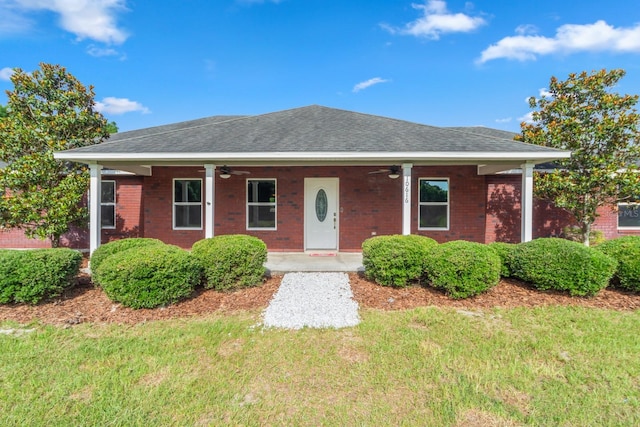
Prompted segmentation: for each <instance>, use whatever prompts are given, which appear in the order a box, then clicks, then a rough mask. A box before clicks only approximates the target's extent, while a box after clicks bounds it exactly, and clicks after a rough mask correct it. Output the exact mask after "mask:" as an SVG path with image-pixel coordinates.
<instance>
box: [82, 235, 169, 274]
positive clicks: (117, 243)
mask: <svg viewBox="0 0 640 427" xmlns="http://www.w3.org/2000/svg"><path fill="white" fill-rule="evenodd" d="M149 245H164V243H163V242H162V241H161V240H158V239H150V238H147V237H133V238H129V239H121V240H114V241H113V242H109V243H105V244H104V245H100V246H98V248H97V249H96V250H95V251H93V254H91V263H90V264H89V265H90V267H91V270H92V271H96V270H97V269H98V267H100V264H102V261H104V260H105V259H106V258H108V257H109V256H111V255H113V254H115V253H118V252H123V251H126V250H129V249H132V248H140V247H143V246H149Z"/></svg>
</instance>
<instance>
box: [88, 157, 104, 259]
mask: <svg viewBox="0 0 640 427" xmlns="http://www.w3.org/2000/svg"><path fill="white" fill-rule="evenodd" d="M101 171H102V165H98V164H95V163H93V164H90V165H89V172H90V178H89V255H91V254H93V251H95V250H96V249H98V247H99V246H100V232H101V229H102V227H101V224H100V198H101V195H102V194H101V193H102V191H101V189H100V187H101V183H102V173H101Z"/></svg>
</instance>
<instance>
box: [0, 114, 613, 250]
mask: <svg viewBox="0 0 640 427" xmlns="http://www.w3.org/2000/svg"><path fill="white" fill-rule="evenodd" d="M569 155H570V153H569V152H566V151H560V150H555V149H551V148H546V147H540V146H535V145H529V144H524V143H520V142H516V141H513V134H511V133H509V132H504V131H499V130H493V129H487V128H441V127H433V126H426V125H422V124H416V123H410V122H406V121H402V120H396V119H390V118H385V117H379V116H373V115H368V114H361V113H356V112H350V111H344V110H337V109H333V108H327V107H322V106H315V105H314V106H309V107H303V108H297V109H292V110H286V111H279V112H274V113H269V114H263V115H258V116H215V117H209V118H205V119H199V120H193V121H188V122H181V123H176V124H170V125H165V126H158V127H153V128H147V129H140V130H134V131H129V132H122V133H118V134H115V135H113V136H112V137H111V138H110V139H109V140H108V141H107V142H104V143H102V144H98V145H93V146H89V147H83V148H78V149H74V150H68V151H64V152H59V153H56V155H55V156H56V158H58V159H64V160H70V161H77V162H82V163H86V164H89V165H90V169H91V185H90V194H89V205H90V227H89V230H88V241H89V242H88V243H89V244H88V245H87V244H86V243H87V242H86V240H84V241H83V236H82V235H81V234H82V233H77V235H76V236H75V238H76V240H75V241H73V242H70V243H69V245H71V246H82V245H85V247H86V246H89V247H90V250H91V251H93V250H94V249H95V248H96V247H97V246H98V245H99V244H100V243H101V242H102V243H104V242H106V241H109V240H113V239H118V238H123V237H134V236H140V237H155V238H158V239H161V240H163V241H165V242H167V243H171V244H175V245H178V246H182V247H185V248H189V247H191V245H192V244H193V243H194V242H196V241H198V240H200V239H203V238H205V237H211V236H214V235H219V234H236V233H243V234H250V235H254V236H256V237H259V238H260V239H262V240H263V241H264V242H265V243H266V244H267V247H268V249H269V250H270V251H286V252H302V251H359V250H360V249H361V245H362V242H363V241H364V240H365V239H367V238H369V237H371V236H374V235H384V234H422V235H426V236H429V237H432V238H434V239H436V240H438V241H440V242H442V241H448V240H458V239H463V240H471V241H477V242H492V241H496V240H498V241H511V242H517V241H521V240H530V239H532V238H533V237H538V236H546V235H553V234H558V233H559V231H560V230H561V228H562V226H564V225H566V224H567V223H570V218H569V217H568V216H567V215H566V214H563V213H562V212H561V211H559V210H557V209H553V208H552V207H550V206H548V205H547V204H544V203H539V202H535V201H534V199H533V191H532V189H533V169H534V167H535V165H537V164H541V163H544V162H549V161H552V160H554V159H558V158H565V157H568V156H569ZM523 172H524V173H523ZM611 216H612V215H611V214H608V216H606V217H607V218H609V217H611ZM613 218H614V220H615V222H617V215H614V216H613ZM614 228H617V226H616V227H614ZM617 231H618V230H616V232H617ZM609 234H611V233H609ZM85 236H86V235H85ZM0 239H3V240H4V237H3V235H2V234H1V233H0ZM0 246H5V245H4V242H3V243H2V244H0Z"/></svg>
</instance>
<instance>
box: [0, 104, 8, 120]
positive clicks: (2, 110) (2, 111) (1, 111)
mask: <svg viewBox="0 0 640 427" xmlns="http://www.w3.org/2000/svg"><path fill="white" fill-rule="evenodd" d="M8 114H9V112H8V111H7V107H5V106H4V105H0V119H1V118H3V117H7V115H8Z"/></svg>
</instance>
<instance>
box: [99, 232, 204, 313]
mask: <svg viewBox="0 0 640 427" xmlns="http://www.w3.org/2000/svg"><path fill="white" fill-rule="evenodd" d="M201 276H202V270H201V267H200V264H199V263H198V261H197V260H196V259H195V258H194V257H193V256H191V254H189V252H187V251H185V250H184V249H181V248H178V247H177V246H171V245H164V244H162V245H157V244H156V245H146V246H141V247H137V248H131V249H129V250H126V251H122V252H117V253H114V254H113V255H111V256H109V257H107V258H106V259H105V260H104V261H103V262H102V263H101V264H100V266H99V267H98V269H97V270H95V271H94V273H93V281H94V283H96V284H97V285H99V286H100V287H102V289H103V290H104V292H105V293H106V294H107V296H108V297H109V298H110V299H111V300H112V301H115V302H120V303H122V304H123V305H125V306H127V307H131V308H154V307H159V306H164V305H168V304H171V303H175V302H177V301H180V300H182V299H184V298H187V297H189V296H190V295H191V294H192V293H193V290H194V288H195V287H196V286H197V285H198V284H199V283H200V279H201Z"/></svg>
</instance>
